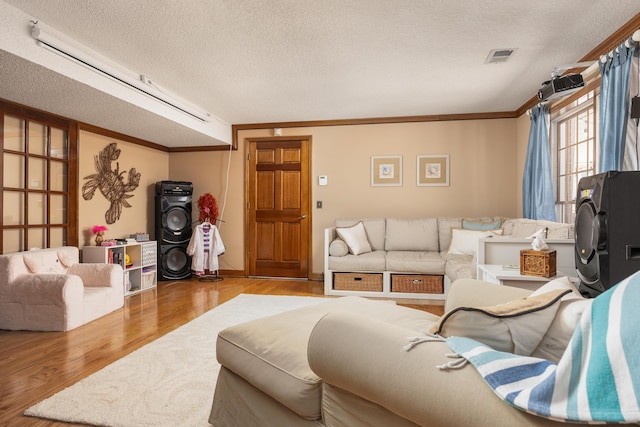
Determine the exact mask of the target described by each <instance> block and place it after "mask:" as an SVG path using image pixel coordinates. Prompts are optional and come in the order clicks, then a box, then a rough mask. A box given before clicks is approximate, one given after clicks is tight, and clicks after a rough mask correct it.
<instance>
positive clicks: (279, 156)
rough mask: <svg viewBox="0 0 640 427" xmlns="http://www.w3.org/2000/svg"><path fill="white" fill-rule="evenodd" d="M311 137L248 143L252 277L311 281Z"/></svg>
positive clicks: (258, 140) (250, 270)
mask: <svg viewBox="0 0 640 427" xmlns="http://www.w3.org/2000/svg"><path fill="white" fill-rule="evenodd" d="M309 145H310V137H295V138H292V137H274V138H253V139H248V140H247V144H246V146H247V151H248V153H247V161H248V166H247V183H248V190H247V210H248V215H247V242H246V243H247V254H246V265H247V266H248V275H249V276H264V277H292V278H293V277H295V278H308V275H309V265H310V253H311V252H310V249H309V247H310V242H311V217H310V214H311V208H310V193H311V191H310V182H311V181H310V176H309V164H310V160H309V157H310V154H309V153H310V151H309Z"/></svg>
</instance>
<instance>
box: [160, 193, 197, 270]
mask: <svg viewBox="0 0 640 427" xmlns="http://www.w3.org/2000/svg"><path fill="white" fill-rule="evenodd" d="M192 197H193V184H192V183H190V182H185V181H160V182H157V183H156V200H155V201H156V240H157V241H158V270H159V274H158V280H180V279H188V278H189V277H191V257H190V256H189V255H187V246H189V241H190V240H191V234H192V229H191V210H192Z"/></svg>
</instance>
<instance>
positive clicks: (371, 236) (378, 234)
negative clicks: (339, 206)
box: [335, 218, 385, 251]
mask: <svg viewBox="0 0 640 427" xmlns="http://www.w3.org/2000/svg"><path fill="white" fill-rule="evenodd" d="M359 222H362V225H364V229H365V231H366V232H367V240H369V244H370V245H371V249H372V250H374V251H383V250H384V233H385V220H384V218H364V219H336V220H335V226H336V227H352V226H354V225H356V224H357V223H359Z"/></svg>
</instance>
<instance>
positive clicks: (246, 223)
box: [244, 135, 313, 280]
mask: <svg viewBox="0 0 640 427" xmlns="http://www.w3.org/2000/svg"><path fill="white" fill-rule="evenodd" d="M287 141H306V142H307V144H308V150H307V152H308V153H309V155H308V159H307V161H308V162H309V165H308V168H307V170H308V174H307V176H306V177H303V179H304V180H306V184H305V183H302V184H301V186H300V188H301V189H302V187H303V186H304V185H306V186H307V191H308V192H309V198H308V206H307V212H308V213H307V220H308V221H309V227H308V233H307V236H305V240H306V243H307V248H308V250H307V280H311V278H312V275H313V246H312V244H313V209H312V208H313V202H312V200H313V197H312V190H313V187H312V179H311V177H312V176H313V173H312V171H311V169H312V161H311V159H312V150H311V147H312V137H311V135H297V136H295V135H294V136H268V137H250V138H245V140H244V161H245V163H244V165H245V168H244V171H245V173H244V236H245V239H244V247H245V251H244V266H245V267H244V272H245V276H249V272H250V271H251V270H252V269H251V263H252V262H254V260H255V256H254V257H251V256H250V253H249V249H250V248H251V242H252V241H253V240H252V236H251V235H250V230H251V224H250V221H251V218H250V215H249V200H251V195H250V194H249V191H250V189H249V180H250V178H249V177H250V173H251V170H250V162H249V153H250V146H251V143H260V142H287ZM254 255H255V254H254Z"/></svg>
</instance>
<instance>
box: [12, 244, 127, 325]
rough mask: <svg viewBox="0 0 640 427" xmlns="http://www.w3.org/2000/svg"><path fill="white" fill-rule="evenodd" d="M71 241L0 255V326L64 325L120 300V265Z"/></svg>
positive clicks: (103, 311) (92, 315)
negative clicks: (94, 258) (93, 257)
mask: <svg viewBox="0 0 640 427" xmlns="http://www.w3.org/2000/svg"><path fill="white" fill-rule="evenodd" d="M79 261H80V256H79V250H78V248H76V247H73V246H64V247H60V248H50V249H37V250H32V251H26V252H17V253H13V254H6V255H0V329H8V330H31V331H68V330H70V329H73V328H76V327H78V326H80V325H83V324H85V323H88V322H90V321H92V320H95V319H97V318H98V317H101V316H104V315H105V314H107V313H110V312H112V311H114V310H117V309H118V308H120V307H122V306H123V305H124V289H123V286H122V274H123V272H122V267H121V266H120V265H117V264H81V263H80V262H79Z"/></svg>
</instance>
